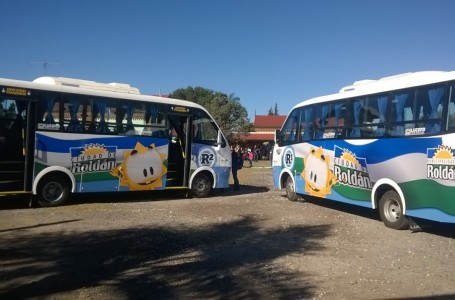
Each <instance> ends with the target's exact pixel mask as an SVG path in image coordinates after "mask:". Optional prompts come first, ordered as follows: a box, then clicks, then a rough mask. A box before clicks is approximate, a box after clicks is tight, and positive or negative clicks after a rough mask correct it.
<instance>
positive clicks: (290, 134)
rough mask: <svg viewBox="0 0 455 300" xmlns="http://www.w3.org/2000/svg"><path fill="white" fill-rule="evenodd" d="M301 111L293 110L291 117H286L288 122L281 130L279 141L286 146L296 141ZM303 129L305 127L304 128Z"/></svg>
mask: <svg viewBox="0 0 455 300" xmlns="http://www.w3.org/2000/svg"><path fill="white" fill-rule="evenodd" d="M300 111H301V110H300V109H296V110H294V111H292V112H291V113H290V115H289V117H288V118H287V119H286V122H285V123H284V125H283V128H282V129H281V131H280V136H279V137H278V143H279V144H280V145H282V146H285V145H292V144H294V143H296V137H297V124H298V123H299V119H300ZM301 130H304V129H303V128H302V129H301Z"/></svg>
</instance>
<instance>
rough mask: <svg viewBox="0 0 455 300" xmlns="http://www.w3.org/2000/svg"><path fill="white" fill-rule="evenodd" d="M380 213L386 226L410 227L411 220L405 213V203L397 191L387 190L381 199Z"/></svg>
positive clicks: (394, 227) (399, 228)
mask: <svg viewBox="0 0 455 300" xmlns="http://www.w3.org/2000/svg"><path fill="white" fill-rule="evenodd" d="M379 215H380V216H381V220H382V222H383V223H384V225H385V226H387V227H389V228H393V229H398V230H403V229H408V228H409V220H408V218H407V217H406V216H405V215H404V214H403V203H402V200H401V198H400V196H399V195H398V193H397V192H395V191H387V192H385V193H384V195H382V197H381V199H380V200H379Z"/></svg>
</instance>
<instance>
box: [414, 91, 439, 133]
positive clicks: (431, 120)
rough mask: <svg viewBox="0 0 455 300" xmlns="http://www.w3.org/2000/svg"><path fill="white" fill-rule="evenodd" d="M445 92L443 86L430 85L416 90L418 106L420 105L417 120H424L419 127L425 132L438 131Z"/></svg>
mask: <svg viewBox="0 0 455 300" xmlns="http://www.w3.org/2000/svg"><path fill="white" fill-rule="evenodd" d="M444 94H445V87H444V86H430V87H428V88H424V89H420V90H418V97H417V99H418V100H420V101H419V102H420V103H418V106H420V107H421V111H420V113H419V116H418V118H419V120H423V121H424V122H423V123H422V124H421V128H425V131H424V132H425V134H435V133H439V132H440V131H441V129H442V127H441V125H442V105H443V102H444V101H443V99H444Z"/></svg>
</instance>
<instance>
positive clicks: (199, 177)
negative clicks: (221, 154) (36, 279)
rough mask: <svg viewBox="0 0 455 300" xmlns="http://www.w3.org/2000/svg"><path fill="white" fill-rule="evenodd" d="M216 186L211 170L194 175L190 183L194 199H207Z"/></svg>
mask: <svg viewBox="0 0 455 300" xmlns="http://www.w3.org/2000/svg"><path fill="white" fill-rule="evenodd" d="M214 186H215V176H214V175H213V174H212V172H210V171H209V170H201V171H200V172H197V173H195V174H193V176H192V177H191V181H190V192H191V195H192V196H193V197H196V198H205V197H207V196H208V195H210V193H211V192H212V189H213V187H214Z"/></svg>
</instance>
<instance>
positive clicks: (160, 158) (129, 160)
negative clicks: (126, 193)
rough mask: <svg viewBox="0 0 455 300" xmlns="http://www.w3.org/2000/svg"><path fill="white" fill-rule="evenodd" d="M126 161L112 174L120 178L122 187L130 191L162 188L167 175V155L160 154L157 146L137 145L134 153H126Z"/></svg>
mask: <svg viewBox="0 0 455 300" xmlns="http://www.w3.org/2000/svg"><path fill="white" fill-rule="evenodd" d="M124 156H125V161H124V163H123V164H121V165H119V166H118V167H117V168H116V169H114V170H112V171H111V174H112V175H114V176H117V177H119V178H120V185H122V186H128V187H129V188H130V190H136V191H139V190H142V191H144V190H153V189H155V188H157V187H162V186H163V184H162V180H161V178H162V176H163V175H164V174H166V172H167V168H166V167H165V166H164V164H163V162H164V158H165V155H164V154H161V153H159V152H158V151H157V150H156V148H155V145H154V144H152V145H150V146H148V147H144V146H143V145H142V144H140V143H137V144H136V146H135V147H134V149H133V150H132V151H125V153H124Z"/></svg>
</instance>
